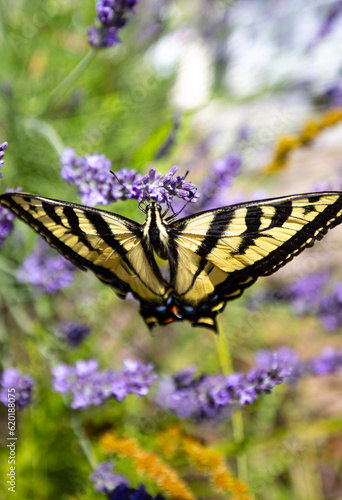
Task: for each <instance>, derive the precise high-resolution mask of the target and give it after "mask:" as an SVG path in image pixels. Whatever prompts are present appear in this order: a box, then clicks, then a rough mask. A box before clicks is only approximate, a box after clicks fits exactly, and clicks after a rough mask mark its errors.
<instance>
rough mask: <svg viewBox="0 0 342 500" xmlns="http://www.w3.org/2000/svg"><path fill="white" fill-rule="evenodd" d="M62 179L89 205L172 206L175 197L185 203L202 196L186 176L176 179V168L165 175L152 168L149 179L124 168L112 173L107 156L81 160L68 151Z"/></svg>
mask: <svg viewBox="0 0 342 500" xmlns="http://www.w3.org/2000/svg"><path fill="white" fill-rule="evenodd" d="M60 161H61V163H62V168H61V176H62V179H63V180H65V181H67V182H69V183H70V184H73V185H75V186H77V188H78V196H79V197H80V198H81V201H82V203H85V204H87V205H91V206H93V205H97V204H102V205H107V204H108V203H112V202H114V201H117V200H126V199H128V198H134V199H136V200H137V201H138V202H139V203H148V202H150V201H156V202H158V203H167V204H170V203H171V202H172V200H173V198H174V197H178V198H181V199H182V200H184V201H191V202H195V201H197V199H198V197H199V195H198V194H197V192H196V186H195V185H194V184H193V183H192V182H188V181H185V175H176V172H177V167H172V168H171V169H170V170H169V172H167V173H166V174H165V175H162V174H161V173H157V172H156V169H155V168H151V169H150V171H149V173H148V174H146V175H142V174H138V173H137V172H136V170H129V169H127V168H122V169H121V170H119V171H118V172H116V173H115V175H113V174H111V173H110V168H111V162H110V160H108V159H107V158H106V157H105V156H104V155H99V154H94V155H84V156H81V157H77V156H76V154H75V151H74V150H73V149H70V148H67V149H65V150H64V152H63V154H62V156H61V159H60Z"/></svg>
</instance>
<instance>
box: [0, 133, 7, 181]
mask: <svg viewBox="0 0 342 500" xmlns="http://www.w3.org/2000/svg"><path fill="white" fill-rule="evenodd" d="M7 146H8V143H7V142H3V143H2V144H0V167H2V165H3V164H4V163H5V162H4V160H3V157H4V156H5V149H6V148H7ZM1 177H2V173H1V172H0V179H1Z"/></svg>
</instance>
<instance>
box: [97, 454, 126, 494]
mask: <svg viewBox="0 0 342 500" xmlns="http://www.w3.org/2000/svg"><path fill="white" fill-rule="evenodd" d="M113 469H114V464H113V463H112V462H102V463H101V464H100V465H99V466H98V467H96V469H94V470H93V472H92V473H91V475H90V480H91V481H92V482H93V483H94V489H95V491H98V492H100V493H103V494H108V493H111V492H112V491H113V490H114V489H115V488H116V487H117V486H119V485H124V486H126V485H127V484H128V481H127V480H126V479H125V478H124V477H123V476H121V475H119V474H116V473H115V472H113Z"/></svg>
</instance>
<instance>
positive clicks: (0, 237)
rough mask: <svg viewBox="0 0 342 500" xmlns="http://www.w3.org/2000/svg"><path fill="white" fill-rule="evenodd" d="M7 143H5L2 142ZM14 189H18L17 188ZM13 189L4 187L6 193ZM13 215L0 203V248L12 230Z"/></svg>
mask: <svg viewBox="0 0 342 500" xmlns="http://www.w3.org/2000/svg"><path fill="white" fill-rule="evenodd" d="M4 144H7V143H4ZM16 191H20V188H18V189H17V190H16ZM13 192H14V189H6V193H13ZM14 219H15V215H14V214H13V213H12V212H10V211H9V210H7V209H6V208H5V207H3V206H2V205H0V248H1V247H2V245H3V243H4V241H5V239H6V237H7V236H8V235H9V234H10V233H11V232H12V231H13V228H14V225H13V220H14Z"/></svg>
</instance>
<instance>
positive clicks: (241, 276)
mask: <svg viewBox="0 0 342 500" xmlns="http://www.w3.org/2000/svg"><path fill="white" fill-rule="evenodd" d="M341 221H342V193H340V192H326V193H309V194H304V195H295V196H287V197H282V198H274V199H269V200H263V201H257V202H250V203H242V204H239V205H235V206H228V207H223V208H219V209H216V210H210V211H207V212H202V213H199V214H195V215H193V216H190V217H186V218H184V219H181V220H179V221H176V222H174V223H172V224H170V229H169V231H170V234H171V235H172V238H170V240H171V241H172V242H173V243H172V248H171V249H170V253H171V255H172V258H171V260H170V262H171V277H170V284H171V287H172V289H173V290H174V296H175V301H176V302H177V308H178V314H179V315H180V316H181V317H182V318H184V319H188V320H190V321H191V322H192V323H193V325H194V326H197V325H199V326H206V327H208V328H210V329H213V330H215V331H216V319H215V318H216V315H217V314H218V313H219V312H220V311H222V310H223V309H224V307H225V304H226V302H227V301H228V300H233V299H235V298H237V297H239V296H240V295H241V294H242V293H243V291H244V290H245V289H246V288H247V287H249V286H250V285H252V284H253V283H254V282H255V281H256V280H257V278H258V277H260V276H266V275H269V274H272V273H274V272H275V271H277V270H278V269H279V268H280V267H282V266H284V265H285V264H286V263H287V262H289V261H290V260H291V259H292V258H293V257H294V256H295V255H298V254H299V253H300V252H302V251H303V250H304V249H305V248H307V247H309V246H312V245H313V244H314V242H315V241H316V240H319V239H321V238H322V237H323V236H324V234H325V233H326V232H327V230H328V229H330V228H332V227H334V226H336V225H337V224H339V223H341Z"/></svg>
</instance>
